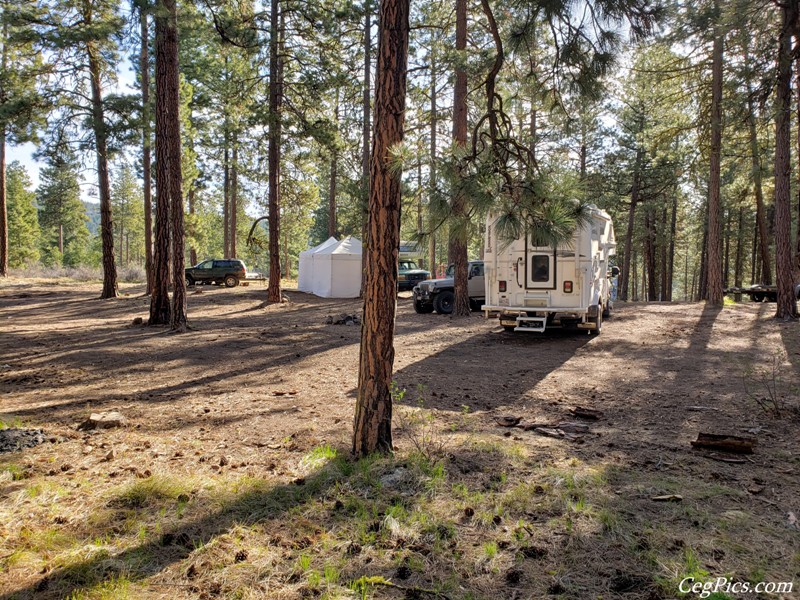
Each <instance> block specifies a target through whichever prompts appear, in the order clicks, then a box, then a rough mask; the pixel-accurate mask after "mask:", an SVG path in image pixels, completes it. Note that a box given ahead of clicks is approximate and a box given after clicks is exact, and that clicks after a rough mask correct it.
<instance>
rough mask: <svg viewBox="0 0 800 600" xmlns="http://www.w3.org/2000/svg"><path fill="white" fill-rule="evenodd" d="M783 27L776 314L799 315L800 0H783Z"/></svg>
mask: <svg viewBox="0 0 800 600" xmlns="http://www.w3.org/2000/svg"><path fill="white" fill-rule="evenodd" d="M780 12H781V28H780V31H779V33H778V52H777V61H776V62H777V73H778V79H777V83H776V88H775V89H776V92H775V94H776V95H775V226H774V229H775V274H776V276H775V280H776V283H777V286H778V303H777V310H776V312H775V317H776V318H778V319H784V320H788V319H794V318H796V317H797V298H796V297H795V294H794V282H793V280H792V278H793V269H792V247H791V222H792V217H791V209H790V194H791V192H790V188H791V176H792V167H791V163H790V148H791V139H790V123H791V102H792V48H791V42H792V35H793V34H794V33H797V20H798V17H800V2H798V0H790V1H788V2H785V3H783V4H781V6H780Z"/></svg>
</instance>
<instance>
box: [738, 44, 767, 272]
mask: <svg viewBox="0 0 800 600" xmlns="http://www.w3.org/2000/svg"><path fill="white" fill-rule="evenodd" d="M743 42H744V60H745V65H746V66H747V69H748V72H750V71H751V70H752V66H751V62H752V61H751V58H750V53H749V50H748V44H749V37H748V36H747V35H746V34H745V35H744V37H743ZM755 102H756V100H755V93H754V92H753V86H752V84H751V82H750V76H748V78H747V113H748V114H747V131H748V136H749V140H750V160H751V165H752V167H751V170H752V177H753V192H754V194H755V197H756V230H757V236H756V237H757V239H758V253H759V263H760V265H761V270H760V274H761V280H760V281H759V282H755V281H754V282H753V283H763V284H764V285H771V284H772V261H771V259H770V255H769V236H768V235H767V217H766V210H765V208H764V186H763V183H762V172H763V171H762V168H761V150H760V148H759V147H758V132H757V131H756V107H755ZM756 272H757V273H758V272H759V271H756ZM753 279H755V276H754V277H753Z"/></svg>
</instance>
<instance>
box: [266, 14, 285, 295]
mask: <svg viewBox="0 0 800 600" xmlns="http://www.w3.org/2000/svg"><path fill="white" fill-rule="evenodd" d="M279 22H280V4H279V0H271V3H270V38H269V149H268V170H269V220H268V222H269V287H268V288H267V301H268V302H280V301H281V246H280V241H281V231H280V224H281V221H280V206H281V203H280V173H281V108H282V104H283V82H282V81H281V77H282V75H283V73H282V71H283V69H282V65H281V62H282V61H281V57H280V56H279V50H280V43H279V38H280V31H279Z"/></svg>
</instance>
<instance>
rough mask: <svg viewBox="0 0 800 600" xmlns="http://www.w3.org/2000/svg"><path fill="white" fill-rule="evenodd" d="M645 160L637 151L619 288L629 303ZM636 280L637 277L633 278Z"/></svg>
mask: <svg viewBox="0 0 800 600" xmlns="http://www.w3.org/2000/svg"><path fill="white" fill-rule="evenodd" d="M643 160H644V150H642V149H641V148H639V149H637V150H636V160H635V161H634V163H633V183H632V185H631V202H630V204H629V206H628V228H627V230H626V232H625V252H624V253H623V255H622V273H621V276H622V281H621V282H620V286H619V298H620V300H623V301H625V302H627V301H628V288H629V287H630V282H631V281H632V279H631V276H632V275H633V273H632V272H631V271H632V265H633V263H632V262H631V257H632V255H633V229H634V226H635V225H636V205H637V204H638V203H639V194H640V193H641V190H640V187H641V180H642V173H641V170H642V161H643ZM633 280H635V277H634V278H633Z"/></svg>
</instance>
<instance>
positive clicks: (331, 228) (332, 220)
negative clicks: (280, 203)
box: [328, 88, 339, 237]
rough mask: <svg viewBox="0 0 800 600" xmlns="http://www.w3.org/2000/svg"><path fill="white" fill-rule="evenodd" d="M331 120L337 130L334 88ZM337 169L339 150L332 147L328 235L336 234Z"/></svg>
mask: <svg viewBox="0 0 800 600" xmlns="http://www.w3.org/2000/svg"><path fill="white" fill-rule="evenodd" d="M333 120H334V123H335V124H336V131H337V133H338V131H339V89H338V88H337V89H336V105H335V106H334V110H333ZM338 170H339V150H338V149H337V148H334V149H333V156H331V173H330V175H331V177H330V183H329V186H328V237H335V236H336V178H337V176H338V173H337V171H338Z"/></svg>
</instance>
